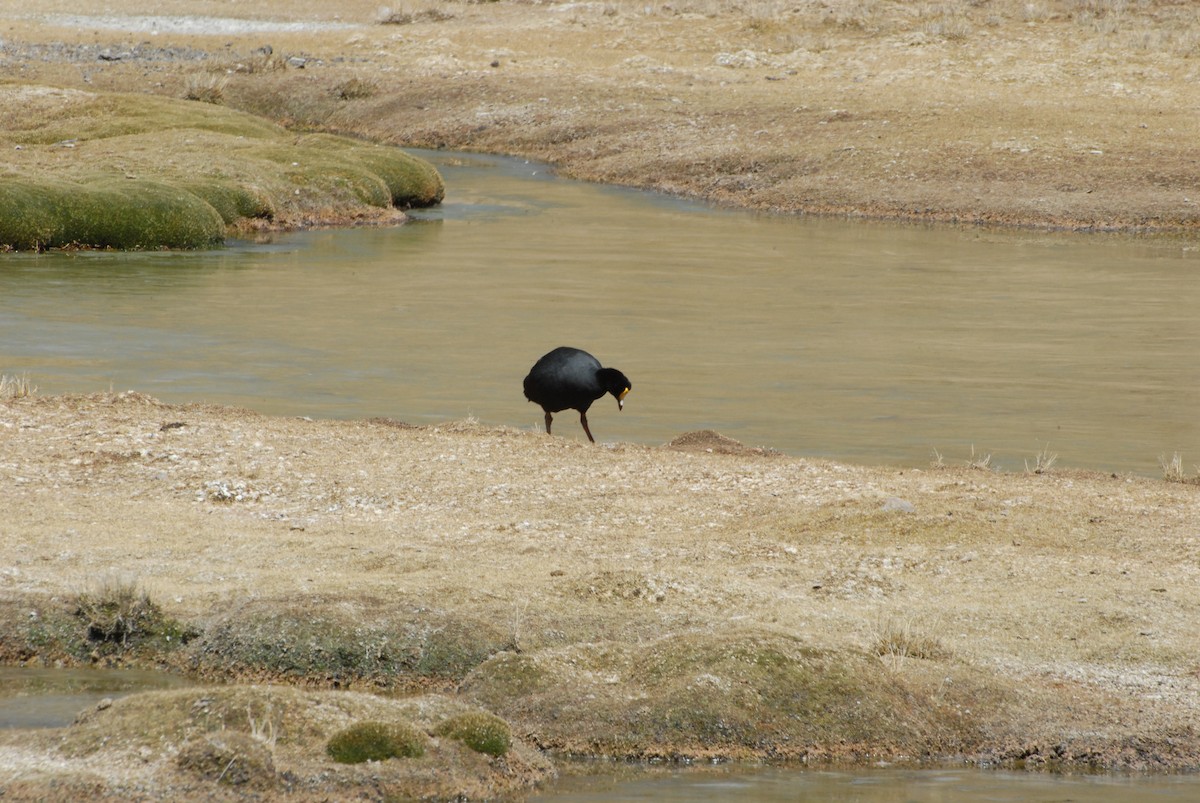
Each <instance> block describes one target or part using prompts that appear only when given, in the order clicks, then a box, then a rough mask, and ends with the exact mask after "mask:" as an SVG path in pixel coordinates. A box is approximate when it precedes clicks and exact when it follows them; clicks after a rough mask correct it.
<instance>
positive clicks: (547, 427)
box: [546, 410, 554, 435]
mask: <svg viewBox="0 0 1200 803" xmlns="http://www.w3.org/2000/svg"><path fill="white" fill-rule="evenodd" d="M553 417H554V416H552V415H550V411H549V410H547V411H546V434H547V435H549V434H550V419H551V418H553Z"/></svg>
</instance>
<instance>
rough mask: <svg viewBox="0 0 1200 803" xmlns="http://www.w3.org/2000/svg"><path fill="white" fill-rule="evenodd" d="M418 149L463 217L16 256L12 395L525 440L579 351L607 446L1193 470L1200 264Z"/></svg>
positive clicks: (1124, 246) (428, 215) (5, 305)
mask: <svg viewBox="0 0 1200 803" xmlns="http://www.w3.org/2000/svg"><path fill="white" fill-rule="evenodd" d="M423 155H425V156H426V157H427V158H430V159H431V160H432V161H434V162H435V163H436V164H437V165H438V166H439V168H440V169H441V170H442V172H443V174H444V175H445V177H446V180H447V184H448V187H449V191H448V195H447V201H446V203H445V204H444V205H443V206H442V207H441V208H439V209H434V210H427V211H423V212H419V213H417V214H418V216H419V218H420V220H419V221H418V222H416V223H413V224H411V225H407V226H404V227H400V228H394V229H376V230H357V231H323V232H309V233H303V234H297V235H289V236H284V237H279V238H277V239H276V240H275V241H274V242H272V243H269V244H248V243H244V244H234V245H233V246H232V247H229V248H227V249H225V250H221V251H216V252H210V253H151V254H103V253H101V254H96V253H81V254H44V255H7V256H0V372H2V373H7V374H10V375H13V374H21V373H27V374H28V375H29V378H30V379H31V380H32V382H33V383H34V384H36V385H37V386H38V387H39V390H40V392H41V393H59V392H91V391H97V390H108V389H110V388H111V389H114V390H126V389H135V390H139V391H142V392H146V393H149V394H152V395H154V396H157V397H159V398H162V399H164V400H168V401H192V400H207V401H213V402H222V403H231V404H238V405H244V406H247V407H251V408H254V409H256V410H259V411H262V412H267V413H282V414H290V415H309V416H317V417H320V416H328V417H371V416H387V417H392V418H396V419H399V420H403V421H407V422H410V423H429V422H437V421H443V420H449V419H458V418H464V417H467V416H474V417H476V418H478V419H479V420H481V421H483V422H486V423H491V424H509V425H513V426H519V427H524V428H537V427H540V426H541V418H542V416H541V411H540V410H539V409H538V408H536V407H534V406H533V405H531V404H529V403H527V402H526V401H525V400H524V398H523V396H522V393H521V378H522V377H523V376H524V374H525V372H526V371H527V370H528V368H529V367H530V365H532V363H533V362H534V360H536V359H537V357H539V356H540V355H541V354H542V353H544V352H545V351H548V350H549V349H550V348H552V347H554V346H557V345H560V344H567V345H574V346H579V347H582V348H586V349H588V350H589V351H592V352H593V353H594V354H595V355H596V356H597V357H599V358H600V359H601V361H602V362H604V363H605V364H611V365H613V366H615V367H617V368H620V369H621V370H623V371H624V372H625V373H626V374H627V375H629V377H630V378H631V380H632V382H633V393H632V394H630V397H629V399H628V401H627V404H626V407H625V411H624V412H623V413H618V411H617V406H616V404H615V403H614V402H613V400H612V399H611V398H608V397H606V398H605V399H603V400H601V401H599V402H597V403H596V406H595V407H594V408H593V411H592V413H591V414H590V415H589V420H590V422H591V424H592V430H593V432H594V433H595V434H596V436H597V438H598V440H600V441H602V442H603V441H615V440H629V441H637V442H643V443H649V444H657V443H663V442H665V441H668V440H670V439H671V438H673V437H674V436H676V435H678V434H680V433H683V432H686V431H689V430H695V429H701V428H713V429H716V430H719V431H720V432H722V433H724V434H726V435H729V436H730V437H733V438H736V439H738V440H741V441H743V442H745V443H748V444H751V445H765V446H771V447H774V448H777V449H780V450H782V451H785V452H788V453H791V454H797V455H806V456H826V457H832V458H836V459H842V460H847V461H853V462H863V463H898V464H904V465H916V466H923V465H926V464H927V463H928V462H929V460H930V459H931V457H932V455H933V452H934V450H937V451H938V452H939V453H940V454H941V455H942V456H943V457H944V458H945V459H946V460H947V461H948V462H955V461H959V460H965V459H967V458H968V457H970V455H971V450H972V448H974V450H975V452H976V455H977V456H982V455H985V454H992V455H993V465H994V466H998V467H1000V468H1004V469H1009V470H1020V469H1022V468H1023V466H1024V464H1025V463H1026V462H1027V461H1028V462H1030V463H1032V461H1033V458H1034V456H1035V455H1037V454H1038V453H1040V452H1043V451H1047V452H1050V453H1056V454H1058V455H1059V465H1060V466H1063V465H1071V466H1082V467H1086V468H1094V469H1099V470H1106V471H1132V472H1137V473H1143V474H1157V473H1159V458H1160V456H1166V457H1170V456H1172V455H1174V454H1175V453H1176V452H1178V453H1180V454H1182V455H1183V460H1184V466H1185V468H1186V469H1187V470H1188V471H1189V473H1191V469H1192V465H1191V462H1192V461H1194V460H1200V417H1198V416H1197V415H1196V410H1197V409H1200V360H1198V358H1197V355H1198V354H1200V315H1196V310H1197V309H1200V244H1198V243H1188V242H1183V241H1178V240H1175V241H1151V240H1137V239H1129V238H1118V237H1112V236H1104V235H1091V236H1085V235H1071V234H1054V235H1044V234H1029V233H996V232H990V231H983V230H978V229H951V228H928V227H922V226H903V225H899V226H898V225H882V224H877V223H866V222H847V221H823V220H804V219H795V218H779V217H772V216H767V215H756V214H750V213H744V212H734V211H728V210H714V209H711V208H708V207H705V206H702V205H698V204H692V203H685V202H681V201H678V200H674V199H670V198H664V197H662V196H657V195H653V194H648V193H641V192H634V191H627V190H621V189H614V188H608V187H602V186H594V185H589V184H584V183H579V182H573V181H568V180H564V179H560V178H556V177H554V176H553V175H552V174H551V173H550V172H549V171H548V170H547V169H546V168H545V167H543V166H540V165H536V164H529V163H526V162H522V161H519V160H511V159H500V158H491V157H481V156H480V157H477V156H468V155H455V154H445V153H426V154H423ZM556 422H557V425H556V430H555V432H556V434H561V435H564V436H567V437H572V438H582V437H583V432H582V429H581V428H580V427H579V424H578V419H577V416H575V415H574V414H573V413H571V412H569V411H568V412H566V413H563V414H561V415H560V416H558V417H556Z"/></svg>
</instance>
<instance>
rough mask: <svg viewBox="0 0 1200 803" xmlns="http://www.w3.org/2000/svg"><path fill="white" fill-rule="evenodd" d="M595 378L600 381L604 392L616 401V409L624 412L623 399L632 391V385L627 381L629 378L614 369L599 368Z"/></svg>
mask: <svg viewBox="0 0 1200 803" xmlns="http://www.w3.org/2000/svg"><path fill="white" fill-rule="evenodd" d="M596 377H597V378H598V379H599V380H600V384H601V385H603V386H604V390H605V391H606V392H608V393H611V394H612V395H613V398H615V399H616V400H617V408H618V409H620V410H624V409H625V397H626V396H627V395H629V391H630V390H632V389H633V383H632V382H630V381H629V377H627V376H625V374H623V373H621V372H620V371H618V370H617V369H616V368H601V369H600V370H599V372H597V374H596Z"/></svg>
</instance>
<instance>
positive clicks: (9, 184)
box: [0, 178, 225, 250]
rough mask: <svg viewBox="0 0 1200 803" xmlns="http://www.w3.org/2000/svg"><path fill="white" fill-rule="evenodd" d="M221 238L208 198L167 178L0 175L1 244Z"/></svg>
mask: <svg viewBox="0 0 1200 803" xmlns="http://www.w3.org/2000/svg"><path fill="white" fill-rule="evenodd" d="M224 238H225V221H224V220H222V219H221V215H220V214H218V213H217V211H216V210H215V209H214V208H213V207H212V206H211V205H209V204H208V203H206V202H205V201H204V200H203V199H201V198H200V197H198V196H196V195H194V194H192V193H190V192H188V191H187V190H185V189H182V188H180V187H175V186H171V185H169V184H164V183H161V182H157V181H146V180H133V181H121V180H103V179H102V180H99V181H92V182H88V183H75V182H69V181H60V180H56V179H52V178H41V179H33V180H27V181H21V180H7V181H0V244H3V245H7V246H8V247H10V248H13V249H17V250H42V249H46V248H63V247H68V246H78V247H85V248H116V249H128V250H133V249H149V248H181V249H186V248H212V247H213V246H216V245H219V244H220V243H221V242H222V240H224Z"/></svg>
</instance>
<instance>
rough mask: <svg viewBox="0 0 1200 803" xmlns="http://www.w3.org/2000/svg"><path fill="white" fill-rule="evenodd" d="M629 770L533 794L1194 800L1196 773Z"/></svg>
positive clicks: (569, 801)
mask: <svg viewBox="0 0 1200 803" xmlns="http://www.w3.org/2000/svg"><path fill="white" fill-rule="evenodd" d="M625 774H626V775H628V774H630V773H628V772H627V773H625ZM633 774H635V775H637V776H640V777H634V778H621V777H608V778H604V777H592V776H589V777H579V778H566V779H565V780H563V781H561V782H560V783H558V784H556V785H554V786H552V787H551V788H550V789H548V790H547V791H546V793H545V794H544V795H543V796H540V797H535V798H533V799H534V800H538V801H546V803H549V802H550V801H553V802H554V803H601V801H603V803H650V801H654V803H674V801H679V803H684V802H685V801H686V802H687V803H700V802H701V801H703V802H704V803H708V802H709V801H712V802H713V803H715V801H734V800H737V801H750V800H753V801H759V802H760V803H1066V801H1087V803H1185V801H1187V802H1188V803H1190V802H1191V801H1195V800H1197V799H1200V777H1196V776H1194V775H1192V776H1166V777H1163V776H1134V775H1053V774H1049V773H1022V772H1001V771H995V770H975V769H943V770H933V769H929V770H899V769H875V770H872V769H861V770H854V771H832V770H797V769H762V770H746V769H740V768H736V767H730V768H725V769H722V770H716V771H713V770H702V769H695V768H689V769H685V770H673V771H668V772H661V771H660V772H646V771H640V772H634V773H633Z"/></svg>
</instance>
